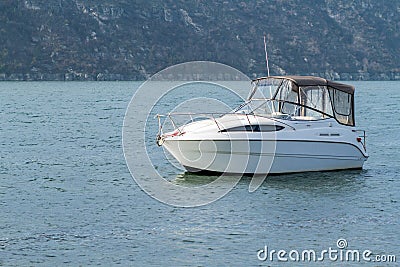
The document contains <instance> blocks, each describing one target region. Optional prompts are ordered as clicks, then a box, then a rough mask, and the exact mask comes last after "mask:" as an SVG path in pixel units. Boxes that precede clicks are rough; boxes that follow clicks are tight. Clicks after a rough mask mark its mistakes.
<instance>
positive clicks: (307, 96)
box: [247, 76, 355, 126]
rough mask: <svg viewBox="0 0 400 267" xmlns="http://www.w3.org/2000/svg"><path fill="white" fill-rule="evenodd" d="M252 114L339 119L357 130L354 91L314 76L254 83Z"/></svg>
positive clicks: (268, 79) (251, 100)
mask: <svg viewBox="0 0 400 267" xmlns="http://www.w3.org/2000/svg"><path fill="white" fill-rule="evenodd" d="M247 103H249V104H250V105H248V106H247V108H251V112H252V113H254V114H259V115H267V116H271V117H280V118H285V117H287V118H290V119H294V120H320V119H327V118H335V119H336V120H337V121H338V122H339V123H340V124H344V125H349V126H355V120H354V87H353V86H351V85H346V84H342V83H338V82H333V81H329V80H326V79H323V78H319V77H313V76H270V77H264V78H259V79H256V80H254V81H253V88H252V91H251V92H250V95H249V97H248V101H247Z"/></svg>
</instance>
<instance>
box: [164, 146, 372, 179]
mask: <svg viewBox="0 0 400 267" xmlns="http://www.w3.org/2000/svg"><path fill="white" fill-rule="evenodd" d="M163 146H164V147H165V148H166V149H167V150H168V152H170V153H171V154H172V155H173V156H174V157H175V158H176V159H177V160H178V161H179V162H180V163H181V164H182V165H183V166H184V167H185V168H186V169H187V170H188V171H204V170H205V171H213V172H219V173H240V174H242V173H246V174H268V173H272V174H279V173H294V172H308V171H327V170H343V169H360V168H362V166H363V164H364V162H365V160H366V159H367V155H364V154H363V152H362V151H361V150H360V148H359V147H357V145H356V144H351V143H346V142H340V141H317V140H277V141H274V140H272V141H271V140H197V141H196V140H177V139H174V140H168V139H166V140H165V141H164V144H163Z"/></svg>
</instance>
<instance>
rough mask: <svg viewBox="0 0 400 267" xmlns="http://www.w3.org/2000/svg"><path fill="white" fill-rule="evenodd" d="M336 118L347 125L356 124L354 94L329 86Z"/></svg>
mask: <svg viewBox="0 0 400 267" xmlns="http://www.w3.org/2000/svg"><path fill="white" fill-rule="evenodd" d="M329 94H330V96H331V100H332V105H333V109H334V113H335V117H336V119H337V120H338V121H339V122H340V123H343V124H346V125H354V120H353V96H352V95H351V94H348V93H346V92H343V91H339V90H337V89H334V88H329Z"/></svg>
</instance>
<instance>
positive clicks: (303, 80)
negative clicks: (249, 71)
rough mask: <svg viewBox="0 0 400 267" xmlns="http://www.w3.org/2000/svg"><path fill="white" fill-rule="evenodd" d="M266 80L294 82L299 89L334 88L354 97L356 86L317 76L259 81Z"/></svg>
mask: <svg viewBox="0 0 400 267" xmlns="http://www.w3.org/2000/svg"><path fill="white" fill-rule="evenodd" d="M265 78H275V79H288V80H291V81H293V82H294V83H295V84H296V85H297V86H298V87H301V86H329V87H332V88H335V89H337V90H339V91H342V92H346V93H348V94H352V95H354V86H351V85H348V84H343V83H338V82H334V81H329V80H326V79H323V78H320V77H315V76H294V75H290V76H269V77H263V78H259V79H257V80H262V79H265Z"/></svg>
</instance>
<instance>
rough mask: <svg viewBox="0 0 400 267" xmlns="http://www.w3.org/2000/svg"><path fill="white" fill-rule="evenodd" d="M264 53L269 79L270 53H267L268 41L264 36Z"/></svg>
mask: <svg viewBox="0 0 400 267" xmlns="http://www.w3.org/2000/svg"><path fill="white" fill-rule="evenodd" d="M264 52H265V64H266V65H267V75H268V77H269V64H268V52H267V41H266V36H265V34H264Z"/></svg>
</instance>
